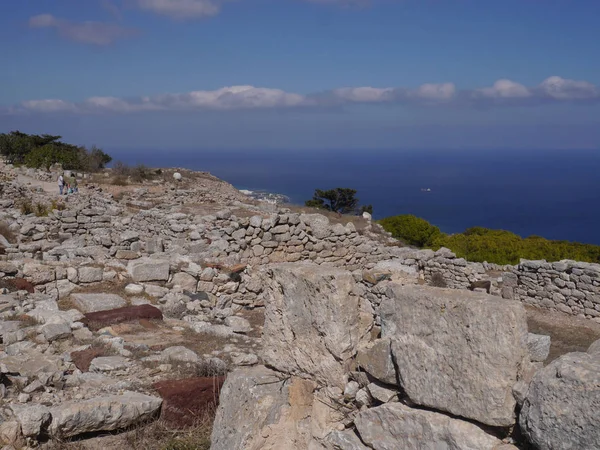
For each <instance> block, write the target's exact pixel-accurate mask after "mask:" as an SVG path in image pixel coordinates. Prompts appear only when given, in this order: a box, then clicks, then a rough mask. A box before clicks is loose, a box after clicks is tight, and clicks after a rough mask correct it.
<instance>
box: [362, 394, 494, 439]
mask: <svg viewBox="0 0 600 450" xmlns="http://www.w3.org/2000/svg"><path fill="white" fill-rule="evenodd" d="M354 423H355V425H356V429H357V431H358V433H359V434H360V437H361V439H362V441H363V442H364V443H365V444H367V446H368V447H369V448H372V449H374V450H391V449H403V450H422V449H432V450H433V449H448V450H493V449H494V448H495V447H496V446H497V445H500V444H501V442H500V441H499V440H498V439H496V438H495V437H493V436H490V435H489V434H487V433H485V432H484V431H483V430H482V429H481V428H479V427H477V426H476V425H473V424H472V423H469V422H465V421H462V420H457V419H452V418H451V417H449V416H446V415H444V414H439V413H435V412H431V411H425V410H420V409H413V408H409V407H408V406H406V405H403V404H402V403H388V404H385V405H382V406H378V407H375V408H371V409H368V410H365V411H362V412H360V413H358V415H357V417H356V419H355V421H354Z"/></svg>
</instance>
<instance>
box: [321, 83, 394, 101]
mask: <svg viewBox="0 0 600 450" xmlns="http://www.w3.org/2000/svg"><path fill="white" fill-rule="evenodd" d="M333 95H334V97H335V98H337V99H339V100H343V101H348V102H356V103H378V102H388V101H391V100H392V99H393V96H394V89H393V88H386V89H381V88H373V87H356V88H339V89H334V90H333Z"/></svg>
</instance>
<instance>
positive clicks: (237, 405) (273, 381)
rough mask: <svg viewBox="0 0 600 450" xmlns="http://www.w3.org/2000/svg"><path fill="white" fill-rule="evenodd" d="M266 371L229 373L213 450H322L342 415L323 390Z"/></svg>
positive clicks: (217, 420)
mask: <svg viewBox="0 0 600 450" xmlns="http://www.w3.org/2000/svg"><path fill="white" fill-rule="evenodd" d="M316 387H317V386H316V384H315V383H314V382H313V381H310V380H304V379H301V378H297V377H291V378H288V377H282V375H281V374H280V373H277V372H274V371H271V370H269V369H267V368H265V367H264V366H256V367H253V368H251V369H247V368H245V369H238V370H235V371H233V372H232V373H231V374H230V375H229V376H228V377H227V380H226V381H225V384H224V385H223V389H222V391H221V397H220V400H219V402H220V404H219V408H218V409H217V415H216V418H215V422H214V426H213V432H212V438H211V443H212V445H211V449H212V450H232V449H244V450H305V449H313V448H314V449H317V448H319V449H322V448H323V444H324V443H325V442H327V437H328V435H329V434H330V433H331V432H332V431H333V430H334V429H337V428H338V427H340V426H341V421H342V420H343V419H344V414H343V413H342V412H340V410H339V408H338V406H337V404H336V403H335V402H334V401H333V400H332V399H331V397H330V396H329V392H328V390H327V389H324V390H322V391H316V390H315V389H316Z"/></svg>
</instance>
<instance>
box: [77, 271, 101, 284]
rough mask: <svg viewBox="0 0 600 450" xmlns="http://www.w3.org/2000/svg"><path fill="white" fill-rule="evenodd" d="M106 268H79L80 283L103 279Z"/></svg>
mask: <svg viewBox="0 0 600 450" xmlns="http://www.w3.org/2000/svg"><path fill="white" fill-rule="evenodd" d="M103 273H104V270H103V269H102V268H101V267H80V268H79V270H78V274H79V282H80V283H94V282H99V281H102V274H103Z"/></svg>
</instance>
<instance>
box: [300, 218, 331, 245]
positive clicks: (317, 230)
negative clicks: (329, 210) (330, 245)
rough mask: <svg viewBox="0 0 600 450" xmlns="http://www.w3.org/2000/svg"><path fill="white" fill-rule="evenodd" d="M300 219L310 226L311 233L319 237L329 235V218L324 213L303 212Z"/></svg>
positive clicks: (322, 237)
mask: <svg viewBox="0 0 600 450" xmlns="http://www.w3.org/2000/svg"><path fill="white" fill-rule="evenodd" d="M300 220H301V221H302V222H303V223H305V224H306V225H308V226H309V227H310V230H311V233H312V235H313V236H314V237H316V238H317V239H324V238H326V237H328V236H329V234H330V230H329V219H328V218H327V217H325V216H324V215H322V214H301V215H300Z"/></svg>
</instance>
